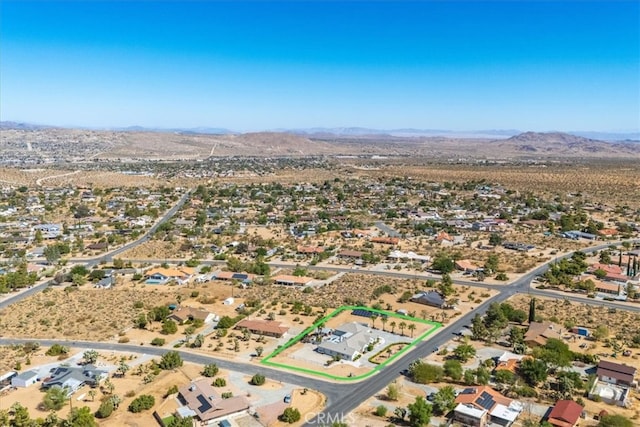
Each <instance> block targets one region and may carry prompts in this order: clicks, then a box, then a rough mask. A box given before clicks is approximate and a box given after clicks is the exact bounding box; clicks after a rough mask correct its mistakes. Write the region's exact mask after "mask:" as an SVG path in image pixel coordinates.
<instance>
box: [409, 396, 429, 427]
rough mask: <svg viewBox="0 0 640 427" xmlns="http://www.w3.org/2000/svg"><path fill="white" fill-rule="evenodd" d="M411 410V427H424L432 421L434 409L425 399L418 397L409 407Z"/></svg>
mask: <svg viewBox="0 0 640 427" xmlns="http://www.w3.org/2000/svg"><path fill="white" fill-rule="evenodd" d="M407 409H408V410H409V424H410V425H411V427H424V426H426V425H428V424H429V421H431V411H432V407H431V405H429V404H428V403H427V401H426V400H425V398H424V397H422V396H418V397H416V400H415V401H414V402H413V403H410V404H409V405H407Z"/></svg>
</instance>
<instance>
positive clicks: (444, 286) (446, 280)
mask: <svg viewBox="0 0 640 427" xmlns="http://www.w3.org/2000/svg"><path fill="white" fill-rule="evenodd" d="M438 291H439V292H440V293H441V294H442V295H444V296H445V297H448V296H449V295H451V294H453V293H454V292H455V289H454V288H453V280H452V279H451V276H449V274H448V273H443V274H442V279H441V280H440V284H439V285H438Z"/></svg>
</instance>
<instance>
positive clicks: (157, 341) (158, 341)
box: [151, 337, 166, 347]
mask: <svg viewBox="0 0 640 427" xmlns="http://www.w3.org/2000/svg"><path fill="white" fill-rule="evenodd" d="M165 342H166V341H165V339H164V338H160V337H157V338H154V339H152V340H151V345H154V346H157V347H162V346H163V345H164V343H165Z"/></svg>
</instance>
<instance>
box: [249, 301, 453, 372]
mask: <svg viewBox="0 0 640 427" xmlns="http://www.w3.org/2000/svg"><path fill="white" fill-rule="evenodd" d="M347 310H351V311H353V310H366V311H370V312H372V313H378V314H380V315H385V316H388V317H396V318H398V319H403V320H409V321H411V322H418V323H423V324H426V325H430V326H431V328H429V330H427V331H426V332H424V333H423V334H422V335H420V336H418V337H416V339H414V340H413V341H412V342H411V344H409V345H408V346H406V347H405V348H403V349H402V350H400V351H399V352H397V353H395V354H394V355H392V356H391V357H390V358H389V359H387V360H385V361H384V362H383V363H381V364H379V365H376V366H375V367H373V368H372V369H371V370H370V371H368V372H366V373H364V374H361V375H356V376H353V377H340V376H336V375H331V374H328V373H326V372H321V371H316V370H315V369H308V368H300V367H298V366H292V365H287V364H284V363H277V362H271V359H272V358H274V357H276V356H277V355H279V354H280V353H282V352H283V351H285V350H286V349H288V348H290V347H292V346H294V345H295V344H297V343H298V342H300V341H301V340H302V339H303V338H304V337H305V336H307V335H309V334H310V333H311V332H313V331H315V330H316V329H317V328H318V326H319V325H321V324H324V323H325V322H326V321H327V320H329V319H331V318H333V317H336V316H337V315H339V314H340V313H342V312H343V311H347ZM440 328H442V323H439V322H433V321H430V320H424V319H418V318H415V317H411V316H406V315H404V314H400V313H394V312H391V311H385V310H378V309H375V308H369V307H363V306H352V305H343V306H342V307H338V308H337V309H336V310H335V311H334V312H332V313H330V314H328V315H327V316H325V317H323V318H322V319H320V320H318V321H316V322H315V323H314V324H313V325H311V326H309V327H308V328H306V329H305V330H304V331H302V332H300V333H299V334H298V335H296V336H295V337H293V338H291V339H290V340H289V341H287V342H286V343H285V344H284V345H282V346H280V347H278V348H276V349H275V350H274V351H273V352H272V353H271V354H269V355H268V356H267V357H265V358H264V359H262V360H261V361H260V363H261V364H263V365H266V366H271V367H275V368H282V369H287V370H291V371H297V372H302V373H305V374H311V375H318V376H321V377H325V378H329V379H332V380H338V381H359V380H362V379H365V378H368V377H370V376H371V375H373V374H375V373H376V372H378V371H379V370H381V369H383V368H384V367H385V366H387V365H388V364H390V363H392V362H393V361H394V360H395V359H397V358H399V357H401V356H402V355H403V354H404V353H406V352H407V351H409V350H411V349H412V348H413V347H415V346H416V345H417V344H418V343H419V342H420V341H422V340H424V339H425V338H427V337H428V336H429V335H431V334H433V333H434V332H435V331H437V330H438V329H440Z"/></svg>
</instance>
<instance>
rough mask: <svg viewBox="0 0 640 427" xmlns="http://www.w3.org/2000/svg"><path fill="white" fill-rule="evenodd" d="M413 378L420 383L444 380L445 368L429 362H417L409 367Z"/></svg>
mask: <svg viewBox="0 0 640 427" xmlns="http://www.w3.org/2000/svg"><path fill="white" fill-rule="evenodd" d="M409 375H410V376H411V379H412V380H413V381H414V382H416V383H419V384H429V383H435V382H439V381H440V380H442V377H443V376H444V369H442V367H440V366H436V365H430V364H428V363H423V362H416V363H413V364H412V365H411V366H410V367H409Z"/></svg>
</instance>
